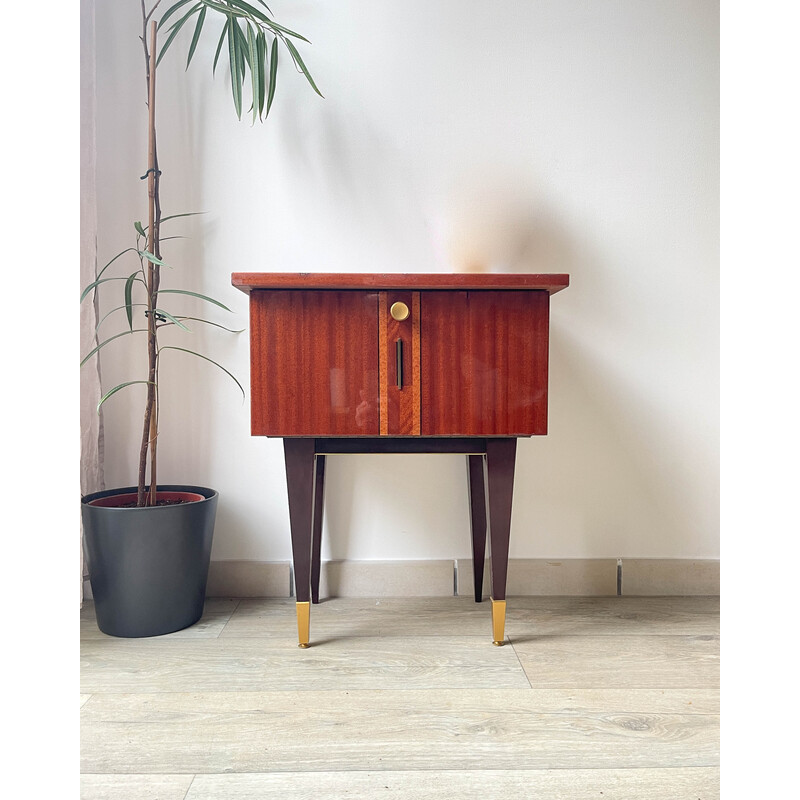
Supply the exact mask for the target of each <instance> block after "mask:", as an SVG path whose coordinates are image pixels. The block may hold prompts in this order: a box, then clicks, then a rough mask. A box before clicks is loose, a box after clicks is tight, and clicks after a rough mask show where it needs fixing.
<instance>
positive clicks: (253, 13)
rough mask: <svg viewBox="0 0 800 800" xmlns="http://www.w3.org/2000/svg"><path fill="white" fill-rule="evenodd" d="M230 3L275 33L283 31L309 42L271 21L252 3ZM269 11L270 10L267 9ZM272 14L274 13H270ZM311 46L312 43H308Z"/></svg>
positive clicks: (238, 1) (232, 0)
mask: <svg viewBox="0 0 800 800" xmlns="http://www.w3.org/2000/svg"><path fill="white" fill-rule="evenodd" d="M228 3H229V4H230V5H232V6H236V7H237V8H241V9H242V10H243V11H245V12H247V13H248V14H249V15H250V16H251V17H254V18H255V19H257V20H261V22H263V23H264V24H265V25H267V26H268V27H270V28H272V30H274V31H281V32H283V33H285V34H287V35H288V36H294V37H295V39H302V41H304V42H308V39H306V37H305V36H301V35H300V34H299V33H297V32H295V31H291V30H289V28H284V27H283V25H279V24H278V23H277V22H275V20H273V19H270V18H269V17H268V16H267V15H266V14H264V12H263V11H259V10H258V9H257V8H255V6H251V5H250V3H246V2H245V0H228ZM267 10H268V11H269V9H267ZM270 13H272V12H271V11H270ZM308 43H309V44H311V42H308Z"/></svg>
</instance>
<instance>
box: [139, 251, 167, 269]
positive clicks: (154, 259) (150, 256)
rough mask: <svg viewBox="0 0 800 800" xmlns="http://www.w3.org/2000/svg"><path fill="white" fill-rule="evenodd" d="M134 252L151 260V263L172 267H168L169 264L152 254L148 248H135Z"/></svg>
mask: <svg viewBox="0 0 800 800" xmlns="http://www.w3.org/2000/svg"><path fill="white" fill-rule="evenodd" d="M136 252H137V253H138V254H139V255H140V256H141V257H142V258H146V259H147V260H148V261H152V262H153V264H158V266H159V267H168V268H169V269H172V267H170V266H169V264H165V263H164V262H163V261H162V260H161V259H160V258H157V257H156V256H154V255H153V254H152V253H151V252H150V251H149V250H137V251H136Z"/></svg>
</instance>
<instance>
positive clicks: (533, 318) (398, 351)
mask: <svg viewBox="0 0 800 800" xmlns="http://www.w3.org/2000/svg"><path fill="white" fill-rule="evenodd" d="M232 283H233V285H234V286H235V287H237V288H239V289H241V290H242V291H244V292H248V293H249V295H250V386H251V432H252V434H253V436H274V437H282V438H283V446H284V454H285V458H286V482H287V487H288V493H289V518H290V525H291V536H292V556H293V562H294V580H295V593H296V598H297V628H298V638H299V646H300V647H308V644H309V621H310V608H311V603H312V602H313V603H318V602H319V580H320V552H321V550H320V545H321V535H322V497H323V485H324V480H325V456H326V455H328V454H333V453H463V454H465V455H466V456H467V474H468V476H469V500H470V519H471V527H472V553H473V574H474V577H475V600H476V602H480V601H481V599H482V598H481V588H482V585H483V565H484V557H485V553H486V538H487V529H488V536H489V544H490V570H491V581H492V592H491V598H492V632H493V636H492V641H493V643H494V644H496V645H501V644H503V641H504V637H505V633H504V631H505V614H506V573H507V568H508V543H509V533H510V527H511V499H512V491H513V484H514V461H515V456H516V446H517V439H518V438H519V437H527V436H540V435H544V434H546V433H547V374H548V339H549V309H550V295H551V294H554V293H555V292H558V291H560V290H561V289H564V288H566V287H567V286H568V285H569V276H568V275H513V274H508V275H498V274H462V273H459V274H433V275H426V274H411V273H409V274H371V273H370V274H355V273H354V274H346V273H345V274H335V273H330V274H329V273H268V272H237V273H234V274H233V275H232Z"/></svg>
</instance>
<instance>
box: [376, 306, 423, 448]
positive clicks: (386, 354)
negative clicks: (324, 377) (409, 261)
mask: <svg viewBox="0 0 800 800" xmlns="http://www.w3.org/2000/svg"><path fill="white" fill-rule="evenodd" d="M394 303H405V304H406V305H407V306H408V308H409V309H410V311H411V314H410V315H409V316H408V317H407V318H406V319H404V320H402V321H398V320H396V319H393V318H392V316H391V313H390V311H389V310H390V309H391V307H392V305H393V304H394ZM418 315H419V292H398V291H390V292H381V302H380V312H379V319H378V327H379V330H380V337H381V342H380V353H381V414H382V415H383V414H384V413H385V414H386V418H385V419H384V418H383V416H382V417H381V434H383V435H388V436H411V435H419V432H420V380H421V378H420V370H419V348H420V344H419V329H420V327H419V326H420V322H419V316H418ZM398 341H400V342H402V347H403V349H402V362H403V367H402V376H403V381H402V383H403V385H402V388H399V387H398V380H397V373H398V364H397V361H398V355H397V347H396V345H397V342H398ZM415 355H416V360H415ZM384 358H385V363H386V367H385V369H384ZM384 406H385V411H384Z"/></svg>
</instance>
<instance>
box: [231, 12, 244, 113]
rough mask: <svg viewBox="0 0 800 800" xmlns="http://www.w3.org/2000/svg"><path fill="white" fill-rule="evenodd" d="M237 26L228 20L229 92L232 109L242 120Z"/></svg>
mask: <svg viewBox="0 0 800 800" xmlns="http://www.w3.org/2000/svg"><path fill="white" fill-rule="evenodd" d="M237 30H239V26H238V25H237V24H236V20H234V19H233V18H231V19H229V20H228V58H229V59H230V62H231V92H232V93H233V107H234V108H235V109H236V116H237V117H238V118H239V119H241V118H242V74H241V72H240V71H239V55H238V51H239V46H238V40H237V38H236V31H237Z"/></svg>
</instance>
